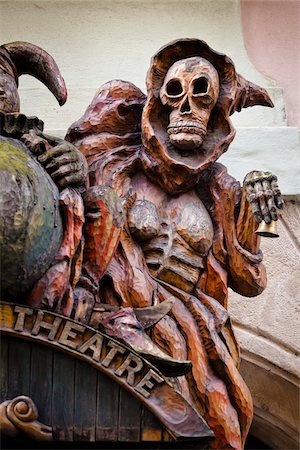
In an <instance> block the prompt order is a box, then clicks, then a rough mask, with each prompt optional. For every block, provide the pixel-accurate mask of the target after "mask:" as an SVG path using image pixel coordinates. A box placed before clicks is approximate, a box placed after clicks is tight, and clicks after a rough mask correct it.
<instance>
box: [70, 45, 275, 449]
mask: <svg viewBox="0 0 300 450" xmlns="http://www.w3.org/2000/svg"><path fill="white" fill-rule="evenodd" d="M147 91H148V96H147V99H146V102H145V101H144V98H143V95H142V93H141V91H140V90H139V89H138V88H136V87H135V86H133V85H132V84H130V83H125V82H122V81H118V80H116V81H112V82H110V83H107V84H106V85H104V86H103V87H102V88H101V89H100V90H99V92H98V93H97V94H96V96H95V97H94V99H93V101H92V103H91V105H90V106H89V107H88V108H87V110H86V112H85V114H84V115H83V117H82V118H81V119H80V120H79V121H77V122H76V123H74V124H73V125H72V126H71V127H70V129H69V131H68V135H67V139H68V140H70V141H71V142H73V143H74V144H76V146H77V147H78V148H79V149H80V150H81V151H82V152H83V153H84V154H85V156H86V157H87V159H88V163H89V179H90V183H91V184H92V185H99V184H104V185H107V186H110V187H112V188H114V189H115V190H116V192H117V193H118V194H119V195H120V197H121V198H122V199H123V208H124V217H125V226H124V229H123V231H122V233H121V240H120V243H119V246H118V247H117V250H116V252H115V255H114V257H113V259H112V261H111V263H110V264H109V266H108V269H107V271H106V273H105V275H104V277H103V278H102V280H101V281H100V289H99V296H100V300H101V302H104V303H108V304H110V305H118V306H123V307H124V306H130V307H146V306H149V305H153V304H157V303H159V302H164V301H166V300H167V299H168V298H170V296H172V297H173V301H174V305H173V308H172V310H171V312H170V313H169V314H168V315H167V316H166V317H164V318H163V319H162V320H161V321H160V322H159V323H158V324H157V325H156V326H155V328H154V330H153V335H152V337H153V340H154V342H155V343H156V344H157V345H158V346H159V347H160V348H161V349H163V350H164V351H165V352H166V353H168V354H169V355H170V356H171V357H173V358H176V359H182V360H187V359H188V360H191V361H192V364H193V365H192V370H191V372H190V374H188V375H186V376H185V377H178V378H176V379H174V380H173V382H174V383H175V384H176V385H177V387H178V389H180V390H181V392H182V393H183V395H185V396H186V398H187V399H188V400H189V401H190V402H191V404H193V405H194V407H195V408H196V409H197V411H198V412H199V413H200V414H201V415H202V416H203V417H204V418H205V419H206V420H207V422H208V424H209V426H210V427H211V428H212V430H213V431H214V433H215V435H216V438H215V440H214V441H213V442H212V444H211V448H215V449H221V448H222V449H225V448H226V449H227V448H228V449H229V448H234V449H241V448H243V446H244V443H245V439H246V436H247V433H248V430H249V426H250V423H251V419H252V412H253V407H252V400H251V396H250V393H249V391H248V389H247V386H246V385H245V383H244V381H243V380H242V378H241V376H240V374H239V372H238V369H237V367H238V363H239V350H238V345H237V343H236V340H235V337H234V334H233V331H232V328H231V325H230V320H229V316H228V313H227V295H228V287H231V288H232V289H233V290H235V291H236V292H239V293H240V294H242V295H245V296H249V297H251V296H254V295H257V294H259V293H260V292H262V290H263V289H264V287H265V285H266V273H265V268H264V266H263V264H262V253H261V251H260V249H259V238H258V237H257V235H255V230H256V228H257V222H259V221H261V220H262V218H264V219H265V220H266V221H267V222H268V221H270V220H271V218H274V219H276V218H277V213H276V207H279V208H281V207H282V205H283V202H282V199H281V196H280V192H279V190H278V187H277V184H276V177H274V176H273V175H272V174H270V173H268V172H267V173H264V172H253V173H251V174H249V175H248V176H247V177H246V179H245V184H244V189H242V188H241V186H240V183H239V182H237V181H236V180H235V179H233V178H232V177H231V176H230V175H228V174H227V171H226V168H225V167H224V166H222V165H221V164H219V163H216V160H217V159H218V158H219V156H220V155H221V154H222V153H224V152H225V151H226V150H227V148H228V146H229V144H230V143H231V142H232V140H233V138H234V135H235V130H234V128H233V126H232V123H231V121H230V119H229V116H230V114H232V113H233V112H235V111H240V110H241V109H242V108H243V107H248V106H253V105H257V104H260V105H264V106H272V102H271V100H270V99H269V97H268V95H267V93H266V92H265V91H264V90H263V89H261V88H259V87H258V86H255V85H254V84H252V83H250V82H248V81H246V80H245V79H244V78H243V77H242V76H240V75H239V74H237V73H236V71H235V68H234V65H233V63H232V61H231V60H230V59H229V58H228V57H227V56H225V55H222V54H219V53H216V52H215V51H213V50H212V49H211V48H210V47H208V46H207V44H205V43H204V42H203V41H199V40H196V39H186V40H179V41H175V42H172V43H170V44H168V45H167V46H165V47H163V48H162V49H161V50H159V51H158V53H157V54H156V55H155V56H154V57H153V59H152V62H151V66H150V70H149V72H148V76H147ZM144 103H145V104H144ZM142 108H143V112H142V114H141V110H142ZM140 120H141V133H140V131H139V130H140V129H139V126H140ZM250 204H251V205H252V207H253V208H252V209H251V206H250ZM254 216H255V218H256V219H257V220H255V218H254ZM87 257H88V256H87ZM96 281H99V280H96ZM92 321H93V324H94V326H96V324H97V317H96V315H95V314H94V315H93V316H92Z"/></svg>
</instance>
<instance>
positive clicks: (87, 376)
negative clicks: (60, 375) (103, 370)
mask: <svg viewBox="0 0 300 450" xmlns="http://www.w3.org/2000/svg"><path fill="white" fill-rule="evenodd" d="M96 401H97V371H96V369H94V368H93V367H91V366H89V365H87V364H85V363H83V362H82V361H78V360H77V361H76V365H75V408H74V441H91V442H93V441H95V437H96Z"/></svg>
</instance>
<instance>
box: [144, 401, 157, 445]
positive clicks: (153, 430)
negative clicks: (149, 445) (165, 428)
mask: <svg viewBox="0 0 300 450" xmlns="http://www.w3.org/2000/svg"><path fill="white" fill-rule="evenodd" d="M141 440H142V441H153V442H154V441H161V440H162V425H161V423H160V422H159V421H158V419H157V418H156V417H155V416H154V415H153V414H152V413H151V412H150V411H149V409H147V408H146V407H145V406H143V407H142V428H141Z"/></svg>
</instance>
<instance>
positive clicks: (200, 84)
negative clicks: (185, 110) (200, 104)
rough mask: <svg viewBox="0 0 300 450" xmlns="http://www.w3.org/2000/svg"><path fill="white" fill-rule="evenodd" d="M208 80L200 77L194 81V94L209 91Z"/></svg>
mask: <svg viewBox="0 0 300 450" xmlns="http://www.w3.org/2000/svg"><path fill="white" fill-rule="evenodd" d="M207 88H208V82H207V80H206V78H198V80H196V81H195V83H194V88H193V94H196V95H197V94H205V93H206V92H207Z"/></svg>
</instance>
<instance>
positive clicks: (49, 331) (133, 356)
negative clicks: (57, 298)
mask: <svg viewBox="0 0 300 450" xmlns="http://www.w3.org/2000/svg"><path fill="white" fill-rule="evenodd" d="M0 329H1V331H2V333H3V334H7V335H10V336H17V337H19V338H21V339H27V340H30V341H36V342H37V343H41V344H44V345H48V346H50V347H53V348H56V349H59V350H61V351H64V352H66V353H68V354H69V355H71V356H73V357H75V358H79V359H81V360H83V361H85V362H87V363H88V364H90V365H92V366H93V367H95V368H96V369H98V370H100V371H101V372H103V373H104V374H105V375H107V376H108V377H110V378H112V379H113V380H114V381H116V382H117V383H119V384H120V385H121V386H123V387H124V388H126V389H127V390H128V391H130V392H131V394H132V395H134V396H135V397H137V398H138V399H139V400H140V401H141V402H142V403H144V404H145V405H146V407H147V408H148V409H149V410H150V411H152V413H153V414H154V415H155V416H156V417H157V418H158V419H159V420H160V421H161V422H162V423H163V424H164V425H165V426H166V427H167V428H168V430H169V431H170V432H171V434H172V435H173V436H174V437H175V438H177V439H178V438H200V437H212V436H213V433H212V431H211V430H210V428H209V427H208V425H207V424H206V422H205V421H204V420H203V419H202V417H200V416H199V414H198V413H197V412H196V411H195V410H194V409H193V407H192V406H191V405H190V404H189V403H188V402H187V401H186V400H185V398H184V397H183V396H182V395H181V394H180V393H179V392H178V391H176V390H175V389H174V387H173V386H172V385H171V384H170V383H169V381H168V380H167V378H165V377H164V376H163V375H162V374H161V373H160V372H159V371H158V370H157V369H156V368H155V367H154V366H153V365H151V364H150V363H149V362H148V361H146V360H145V359H144V358H141V357H140V356H139V355H138V354H137V353H135V352H134V351H133V350H132V349H131V348H130V347H128V346H126V345H125V344H123V343H121V342H119V341H117V340H116V339H113V338H111V337H110V336H108V335H106V334H104V333H102V332H100V331H97V330H95V329H93V328H91V327H89V326H87V325H84V324H82V323H79V322H75V321H74V320H71V319H69V318H67V317H63V316H60V315H58V314H55V313H52V312H48V311H43V310H39V309H34V308H28V307H27V306H24V305H17V304H14V303H5V302H0Z"/></svg>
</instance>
